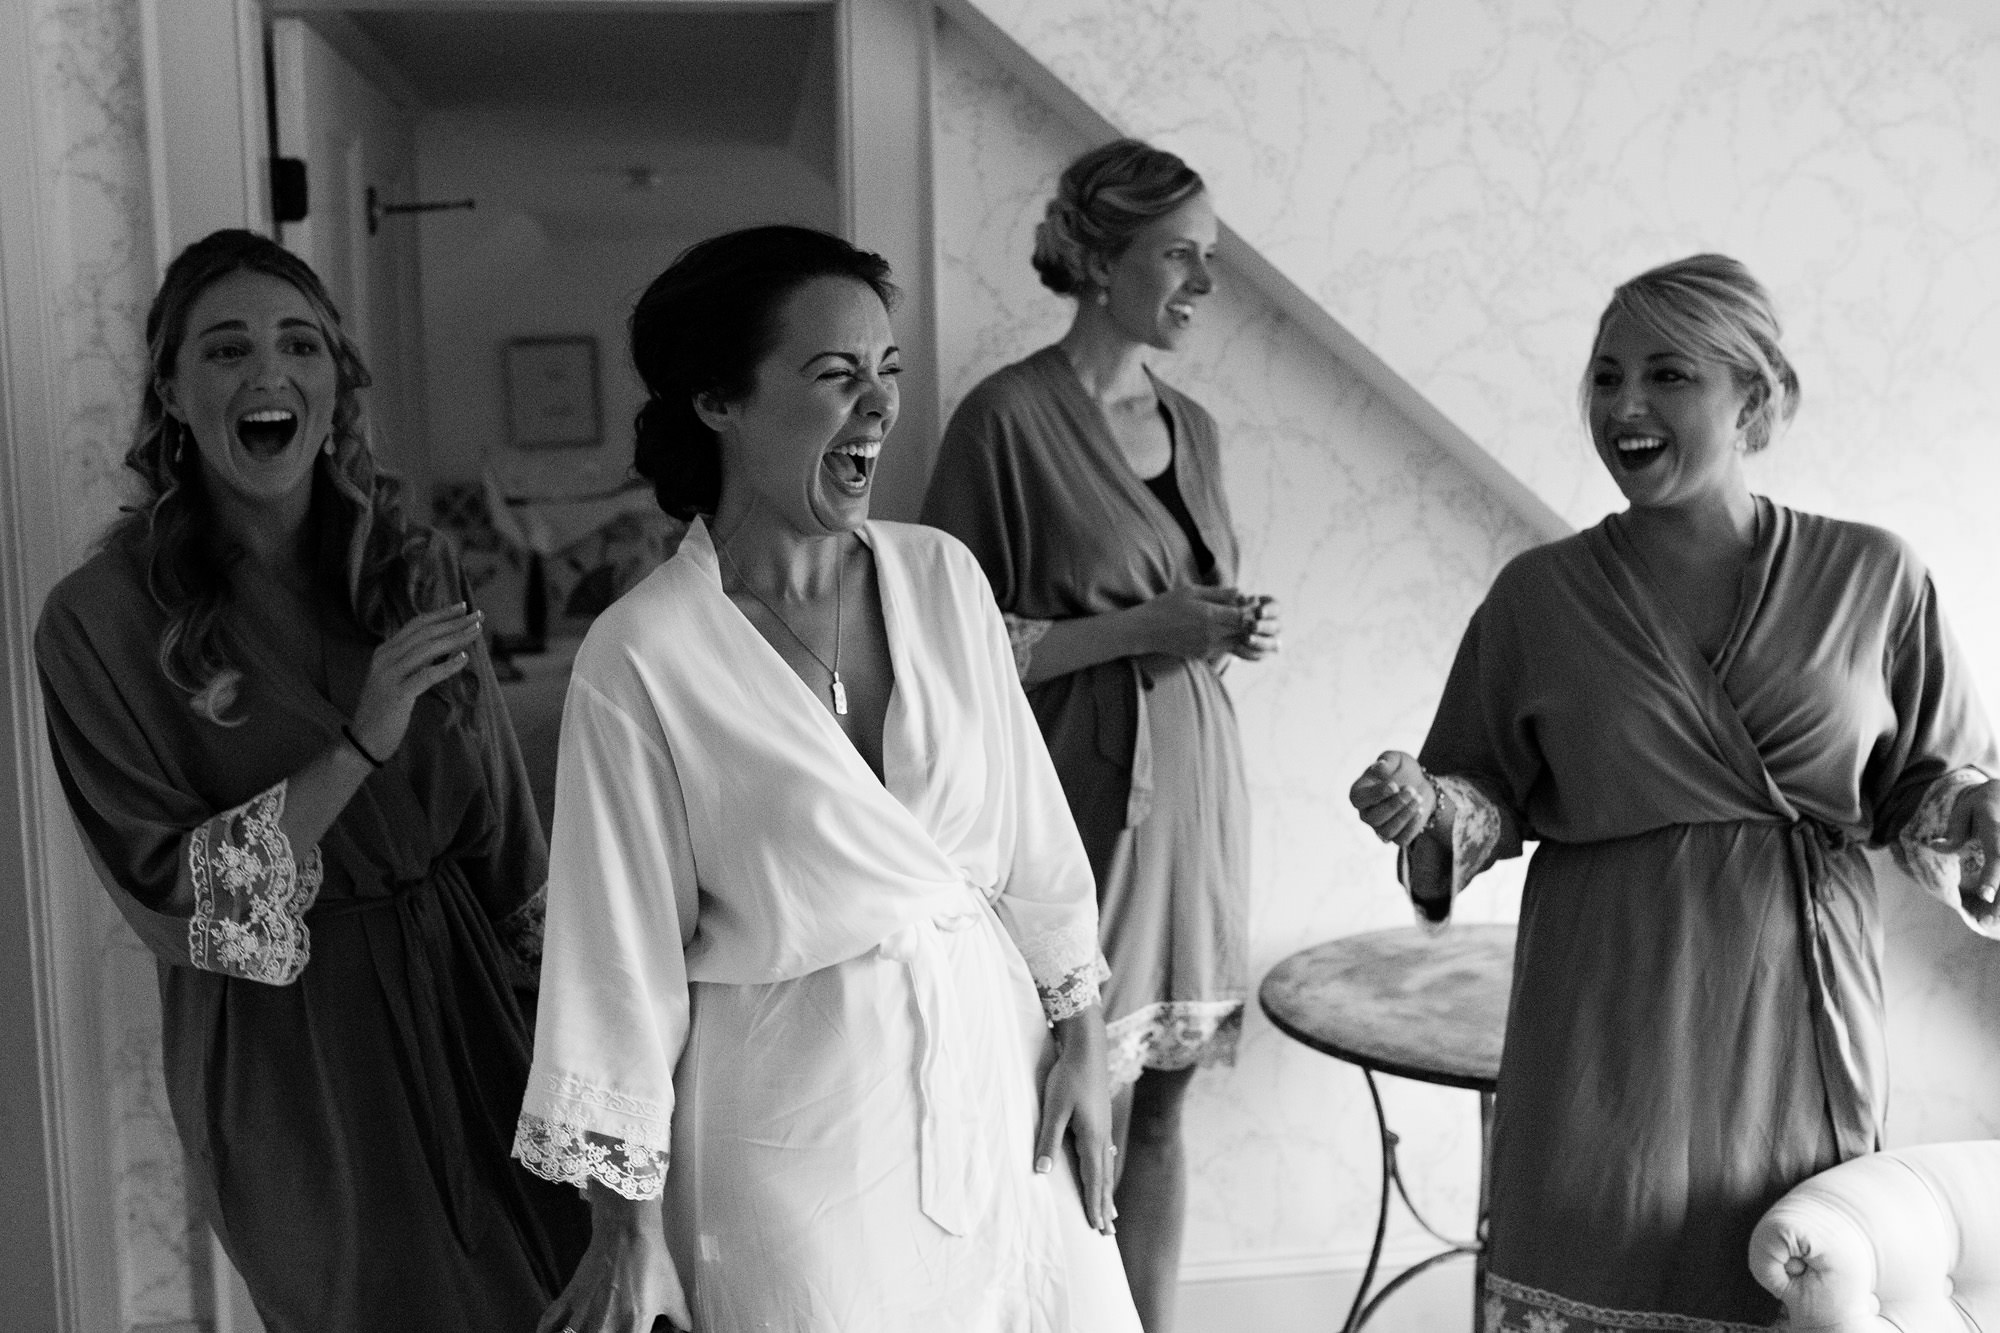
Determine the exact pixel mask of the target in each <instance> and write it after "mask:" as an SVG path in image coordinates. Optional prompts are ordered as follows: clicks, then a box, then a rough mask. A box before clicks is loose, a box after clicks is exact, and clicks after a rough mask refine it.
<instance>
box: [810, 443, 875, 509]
mask: <svg viewBox="0 0 2000 1333" xmlns="http://www.w3.org/2000/svg"><path fill="white" fill-rule="evenodd" d="M881 454H882V441H881V440H879V439H861V440H842V441H841V442H840V443H839V444H836V445H834V446H833V448H831V449H829V450H827V451H826V454H825V456H824V457H822V458H821V459H820V466H821V467H823V468H825V469H826V471H827V475H828V476H829V477H830V478H832V480H833V485H834V489H835V490H837V491H839V492H840V493H841V494H842V495H847V496H852V497H854V498H855V499H859V498H860V497H862V496H864V495H866V494H868V485H869V482H870V481H871V480H872V479H873V478H874V475H875V460H876V459H877V458H879V457H880V456H881Z"/></svg>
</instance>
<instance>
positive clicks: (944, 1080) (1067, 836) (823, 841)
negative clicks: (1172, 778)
mask: <svg viewBox="0 0 2000 1333" xmlns="http://www.w3.org/2000/svg"><path fill="white" fill-rule="evenodd" d="M892 294H893V288H891V287H890V286H889V285H888V281H887V266H886V265H885V264H883V263H882V261H881V260H880V259H879V258H878V257H875V256H872V255H867V254H865V253H863V252H859V251H856V250H853V249H852V248H851V247H849V246H847V245H846V243H845V242H842V241H839V240H837V239H835V238H833V237H830V236H825V235H823V234H821V233H817V232H810V231H805V230H803V229H799V228H792V227H772V228H758V229H755V230H753V231H749V232H738V233H732V234H730V235H728V236H723V237H718V238H715V239H714V240H711V241H707V242H704V243H702V244H701V245H699V246H696V247H694V248H693V249H691V250H690V251H688V252H687V253H686V254H684V255H682V256H681V257H680V258H679V259H677V260H676V261H675V263H674V265H673V266H672V267H670V268H669V269H668V270H667V272H666V273H664V274H662V275H661V277H660V278H659V279H657V280H656V281H655V282H654V284H653V285H652V287H651V288H649V290H648V291H647V293H646V295H645V296H644V297H642V298H641V300H640V303H639V306H638V308H637V310H636V311H635V312H634V315H633V320H632V337H633V355H634V361H635V362H636V364H637V366H638V368H639V371H640V374H641V376H642V377H643V378H644V379H645V380H646V383H647V387H648V390H649V393H650V395H651V397H650V399H649V402H648V404H647V407H646V409H645V410H644V411H643V412H642V413H641V415H640V418H639V422H638V435H639V439H638V445H637V449H636V462H637V466H638V469H639V471H640V472H641V473H642V474H644V475H646V476H648V477H649V478H651V479H652V480H653V481H654V484H655V488H656V491H657V493H658V494H659V497H660V500H661V503H662V506H663V507H665V508H666V509H667V510H668V511H669V512H670V513H675V514H677V515H678V516H680V517H684V518H688V519H689V520H690V522H691V526H690V528H689V531H688V534H687V536H686V538H685V539H684V540H683V542H682V544H681V547H680V549H679V551H678V552H677V553H676V554H675V555H674V557H673V558H672V559H670V560H668V561H667V562H666V563H665V564H664V565H662V566H661V567H660V568H659V569H658V570H656V571H655V572H654V573H653V574H652V575H651V576H650V577H648V578H647V579H646V580H644V581H643V582H642V583H641V584H640V585H639V586H638V587H636V588H634V589H633V590H632V591H631V592H630V593H628V594H627V595H626V596H625V597H624V598H622V599H621V600H620V601H619V602H618V603H617V604H615V605H614V606H613V607H611V608H610V609H609V610H608V611H607V612H605V614H604V615H603V616H601V617H600V618H599V620H598V621H597V623H596V624H595V625H594V626H593V627H592V630H591V633H590V635H589V637H588V638H587V639H586V640H585V643H584V646H583V649H582V651H581V652H580V653H579V654H578V656H577V660H576V667H575V671H574V674H573V676H572V679H571V685H570V693H569V699H568V704H567V706H566V709H565V712H564V718H563V737H562V750H561V761H560V766H559V770H558V778H557V792H556V810H555V830H554V838H553V844H552V847H551V867H550V877H549V882H550V891H549V917H548V928H547V938H546V941H545V945H544V955H543V973H542V992H541V1002H540V1021H539V1026H538V1031H537V1037H536V1048H535V1061H534V1069H533V1072H532V1074H531V1076H530V1080H529V1091H528V1094H527V1098H526V1103H525V1106H524V1109H523V1112H522V1115H521V1120H520V1127H519V1132H518V1135H517V1138H516V1147H515V1151H516V1154H517V1155H518V1156H519V1157H520V1158H521V1160H522V1161H523V1162H525V1163H526V1164H527V1165H528V1166H529V1167H530V1168H531V1169H533V1170H535V1171H536V1172H537V1173H539V1174H541V1175H544V1176H547V1177H549V1178H551V1179H556V1180H563V1181H569V1182H573V1183H576V1184H578V1185H582V1186H585V1187H586V1189H587V1192H588V1193H589V1194H590V1197H591V1201H592V1209H593V1222H594V1234H593V1238H592V1243H591V1250H590V1252H589V1254H587V1255H586V1257H585V1259H584V1262H583V1264H582V1265H581V1267H580V1268H579V1270H578V1275H577V1278H576V1280H575V1281H574V1282H573V1283H572V1284H571V1286H570V1288H569V1290H568V1291H566V1292H565V1293H564V1296H563V1297H562V1299H561V1300H559V1301H558V1302H557V1303H556V1304H555V1305H553V1306H551V1307H550V1310H549V1312H548V1315H547V1316H546V1317H545V1319H544V1321H543V1328H544V1329H545V1330H550V1331H551V1333H560V1331H561V1330H570V1331H571V1333H632V1331H637V1333H643V1331H644V1330H647V1329H650V1328H651V1327H652V1320H653V1318H654V1316H655V1315H659V1314H664V1315H666V1316H668V1318H669V1320H670V1321H671V1322H673V1323H674V1324H675V1325H676V1326H677V1327H681V1328H692V1329H696V1330H699V1331H700V1333H736V1331H737V1330H753V1329H755V1330H767V1329H768V1330H786V1331H787V1333H790V1331H793V1330H796V1331H797V1333H807V1331H815V1333H816V1331H818V1330H829V1331H830V1330H842V1331H851V1333H864V1331H866V1333H897V1331H900V1330H908V1331H909V1333H917V1331H918V1330H925V1331H926V1333H928V1331H929V1330H937V1329H952V1330H966V1331H971V1333H980V1331H983V1330H991V1331H992V1333H1042V1331H1044V1330H1046V1331H1047V1333H1064V1331H1065V1330H1076V1331H1077V1333H1136V1330H1137V1327H1138V1325H1137V1320H1136V1316H1135V1315H1134V1314H1133V1311H1132V1306H1131V1298H1130V1295H1129V1293H1128V1291H1127V1289H1126V1287H1125V1282H1124V1277H1123V1273H1122V1270H1121V1269H1120V1266H1119V1263H1118V1257H1117V1251H1116V1248H1115V1246H1114V1245H1113V1243H1112V1241H1111V1240H1110V1238H1109V1232H1110V1231H1111V1229H1112V1228H1111V1217H1112V1213H1113V1209H1112V1205H1111V1200H1110V1185H1111V1171H1110V1164H1111V1154H1112V1148H1111V1143H1110V1137H1109V1099H1108V1091H1107V1088H1106V1083H1105V1075H1104V1072H1103V1071H1104V1044H1103V1043H1104V1036H1103V1016H1102V1012H1101V1009H1100V1006H1099V1002H1098V985H1099V982H1100V981H1101V979H1102V963H1101V960H1100V958H1099V955H1098V953H1097V948H1096V930H1097V921H1096V904H1095V893H1094V888H1093V883H1092V878H1091V873H1090V868H1089V865H1088V862H1087V860H1086V858H1085V855H1084V851H1083V847H1082V844H1081V841H1080V840H1079V838H1078V836H1077V833H1076V830H1075V827H1074V825H1073V823H1072V822H1071V819H1070V815H1069V812H1068V807H1067V804H1066V802H1065V801H1064V798H1063V794H1062V790H1061V787H1060V786H1059V784H1058V782H1057V780H1056V776H1055V772H1054V769H1053V767H1052V766H1051V764H1050V762H1049V759H1048V755H1047V752H1046V750H1045V749H1044V747H1043V743H1042V740H1041V737H1040V733H1039V731H1038V729H1037V727H1036V725H1035V721H1034V718H1033V716H1032V715H1031V714H1030V713H1029V710H1028V707H1027V703H1026V700H1025V698H1024V697H1023V695H1022V694H1021V691H1020V687H1019V685H1018V683H1017V681H1016V677H1015V673H1014V668H1013V656H1012V651H1011V648H1010V646H1009V643H1008V638H1007V631H1006V628H1005V626H1004V624H1003V623H1002V622H1001V619H1000V616H999V613H998V611H997V609H996V608H995V606H994V604H993V601H992V595H991V593H990V591H989V590H988V585H987V583H986V580H985V577H984V575H983V574H982V573H981V571H980V569H979V566H978V565H977V563H976V562H975V561H974V560H973V559H972V557H971V555H970V554H969V553H968V552H967V551H966V550H965V549H964V548H963V547H962V546H960V545H959V544H958V543H957V542H956V541H955V540H953V539H952V538H949V537H947V536H944V535H943V534H941V533H937V532H934V531H931V530H929V529H925V528H918V527H914V526H906V525H901V524H890V523H872V522H869V521H867V510H868V493H869V488H870V484H871V483H872V480H873V477H874V467H875V460H876V458H877V456H878V454H879V451H880V448H881V441H882V439H883V437H884V436H885V435H886V434H887V433H888V431H889V428H890V427H891V426H892V425H893V423H894V419H895V411H896V387H895V375H896V372H897V369H898V361H897V353H896V349H895V347H894V345H893V342H892V340H891V334H890V330H889V323H888V316H887V301H888V298H889V297H890V296H891V295H892ZM1066 1140H1067V1146H1066ZM662 1198H663V1199H664V1207H663V1206H662V1205H661V1204H660V1203H657V1202H650V1201H653V1200H659V1199H662Z"/></svg>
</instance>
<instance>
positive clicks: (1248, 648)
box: [1229, 596, 1278, 662]
mask: <svg viewBox="0 0 2000 1333" xmlns="http://www.w3.org/2000/svg"><path fill="white" fill-rule="evenodd" d="M1242 615H1243V634H1242V637H1240V638H1239V639H1237V641H1236V643H1235V644H1234V645H1233V646H1232V647H1231V648H1230V650H1229V651H1230V652H1232V653H1234V654H1236V655H1237V656H1238V657H1240V658H1242V659H1243V660H1244V661H1246V662H1258V661H1262V660H1263V659H1264V658H1266V657H1269V656H1270V655H1271V654H1272V653H1275V652H1277V651H1278V599H1277V598H1275V597H1270V596H1259V597H1245V598H1244V599H1243V605H1242Z"/></svg>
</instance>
